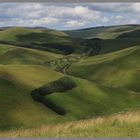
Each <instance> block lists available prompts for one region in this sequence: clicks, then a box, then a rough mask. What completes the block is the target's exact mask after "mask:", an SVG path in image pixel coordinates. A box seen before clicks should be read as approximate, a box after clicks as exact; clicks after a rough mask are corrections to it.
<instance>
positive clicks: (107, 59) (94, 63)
mask: <svg viewBox="0 0 140 140" xmlns="http://www.w3.org/2000/svg"><path fill="white" fill-rule="evenodd" d="M139 70H140V46H134V47H131V48H127V49H123V50H121V51H117V52H113V53H108V54H104V55H98V56H93V57H89V58H87V59H86V60H84V61H82V62H80V63H77V64H73V66H71V67H70V68H69V70H68V73H69V74H71V75H73V76H77V77H81V78H85V79H88V80H91V81H94V82H97V83H102V84H105V85H109V86H117V87H123V88H127V89H131V90H134V91H137V92H140V88H139V83H140V80H139V78H138V77H139V76H140V71H139Z"/></svg>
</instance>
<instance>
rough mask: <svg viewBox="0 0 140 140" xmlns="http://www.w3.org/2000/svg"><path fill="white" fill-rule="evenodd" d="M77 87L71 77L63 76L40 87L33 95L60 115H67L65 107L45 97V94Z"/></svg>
mask: <svg viewBox="0 0 140 140" xmlns="http://www.w3.org/2000/svg"><path fill="white" fill-rule="evenodd" d="M75 87H76V83H75V82H74V81H73V80H72V79H70V78H69V77H62V78H60V79H58V80H56V81H53V82H51V83H48V84H47V85H44V86H42V87H40V88H37V89H35V90H33V91H32V93H31V95H32V97H33V99H34V100H36V101H38V102H41V103H43V104H44V105H46V106H47V107H49V108H51V109H52V110H53V111H55V112H56V113H58V114H60V115H65V114H66V112H65V110H63V108H61V107H59V106H57V105H56V104H54V103H53V102H52V101H51V100H49V99H47V98H44V96H46V95H49V94H52V93H55V92H59V93H60V92H66V91H67V90H71V89H73V88H75Z"/></svg>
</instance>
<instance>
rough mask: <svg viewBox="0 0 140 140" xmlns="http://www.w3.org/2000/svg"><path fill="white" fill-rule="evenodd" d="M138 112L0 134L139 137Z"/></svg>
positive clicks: (4, 135)
mask: <svg viewBox="0 0 140 140" xmlns="http://www.w3.org/2000/svg"><path fill="white" fill-rule="evenodd" d="M139 116H140V112H139V111H135V112H134V111H133V112H128V113H125V114H124V113H123V114H119V115H114V116H109V117H99V118H96V119H87V120H81V121H74V122H68V123H62V124H59V125H47V126H42V127H37V128H33V129H26V130H24V129H19V130H10V131H6V132H0V136H2V137H7V136H8V137H57V138H59V137H75V138H76V137H99V138H100V137H107V138H108V137H113V138H114V137H116V138H118V137H122V138H124V137H130V138H132V137H140V134H139V127H140V117H139Z"/></svg>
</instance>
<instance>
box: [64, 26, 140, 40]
mask: <svg viewBox="0 0 140 140" xmlns="http://www.w3.org/2000/svg"><path fill="white" fill-rule="evenodd" d="M136 29H140V25H118V26H100V27H93V28H85V29H79V30H70V31H64V32H65V33H66V34H68V35H70V36H71V37H74V38H89V39H90V38H101V39H114V38H116V37H118V36H119V35H121V34H123V33H127V32H131V31H134V30H136Z"/></svg>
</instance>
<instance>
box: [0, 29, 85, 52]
mask: <svg viewBox="0 0 140 140" xmlns="http://www.w3.org/2000/svg"><path fill="white" fill-rule="evenodd" d="M0 42H1V43H2V44H8V45H9V44H10V45H11V44H12V45H17V46H20V47H25V48H33V49H38V50H46V51H51V52H54V53H60V54H70V53H73V52H77V53H78V52H82V50H83V49H84V47H82V46H80V45H79V43H78V42H77V41H75V40H74V39H72V38H71V37H69V36H68V35H67V34H65V33H64V32H61V31H57V30H50V29H39V28H37V29H36V28H25V27H13V28H8V29H5V30H2V31H0ZM79 48H80V49H79Z"/></svg>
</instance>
